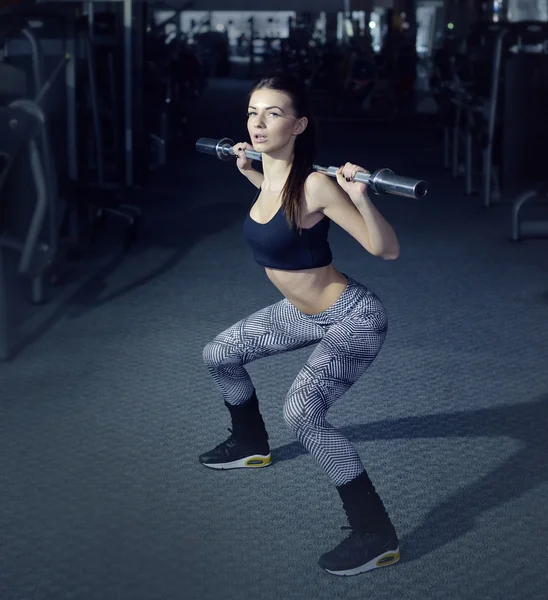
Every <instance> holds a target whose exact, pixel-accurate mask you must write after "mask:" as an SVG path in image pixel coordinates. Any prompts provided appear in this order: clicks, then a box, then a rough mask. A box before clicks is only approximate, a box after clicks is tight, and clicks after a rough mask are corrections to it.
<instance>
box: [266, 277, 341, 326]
mask: <svg viewBox="0 0 548 600" xmlns="http://www.w3.org/2000/svg"><path fill="white" fill-rule="evenodd" d="M265 271H266V275H267V277H268V278H269V279H270V281H271V282H272V283H273V284H274V285H275V286H276V287H277V288H278V290H279V291H280V292H281V293H282V294H283V295H284V296H285V297H286V298H287V300H289V302H291V304H293V306H294V307H295V308H297V310H300V311H301V312H303V313H305V314H307V315H316V314H318V313H321V312H323V311H324V310H327V309H328V308H329V307H330V306H332V305H333V304H335V302H336V301H337V300H338V299H339V298H340V297H341V296H342V294H343V292H344V290H345V289H346V285H347V283H348V280H347V278H346V277H345V276H344V275H343V274H342V273H340V272H339V271H337V269H335V267H333V265H327V266H325V267H319V268H317V269H306V270H303V271H280V270H278V269H270V268H268V267H267V268H266V269H265Z"/></svg>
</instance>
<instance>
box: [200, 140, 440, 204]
mask: <svg viewBox="0 0 548 600" xmlns="http://www.w3.org/2000/svg"><path fill="white" fill-rule="evenodd" d="M233 146H234V142H233V141H232V140H231V139H230V138H221V139H218V140H217V139H213V138H199V139H198V140H197V142H196V150H197V151H198V152H201V153H203V154H210V155H212V156H217V158H219V159H220V160H231V159H232V158H234V157H235V156H236V154H235V153H234V151H233V150H232V147H233ZM245 155H246V156H247V158H250V159H251V160H257V161H261V160H262V155H261V153H260V152H257V151H256V150H246V151H245ZM312 168H313V169H314V171H318V172H319V173H324V174H325V175H329V177H336V173H337V171H338V170H339V167H324V166H322V165H312ZM354 179H355V181H359V182H360V183H366V184H367V185H368V187H369V188H370V189H371V191H373V192H374V193H375V194H392V195H395V196H404V197H405V198H422V197H423V196H426V193H427V191H428V183H426V181H423V180H417V179H412V178H411V177H402V176H401V175H396V174H395V173H394V171H391V170H390V169H377V170H376V171H375V172H374V173H371V174H367V173H357V174H356V176H355V177H354Z"/></svg>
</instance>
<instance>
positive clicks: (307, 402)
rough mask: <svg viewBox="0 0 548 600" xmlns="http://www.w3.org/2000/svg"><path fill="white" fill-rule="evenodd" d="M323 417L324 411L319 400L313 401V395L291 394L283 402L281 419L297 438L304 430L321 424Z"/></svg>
mask: <svg viewBox="0 0 548 600" xmlns="http://www.w3.org/2000/svg"><path fill="white" fill-rule="evenodd" d="M324 416H325V409H324V407H323V404H322V402H321V400H320V399H319V398H318V401H315V400H314V398H313V395H305V394H303V393H300V394H299V393H293V394H289V395H288V396H287V398H286V400H285V403H284V407H283V418H284V421H285V423H286V425H287V426H288V427H289V429H291V431H292V432H293V433H294V434H295V435H297V436H298V435H299V434H300V433H302V432H303V431H304V430H306V429H309V428H313V427H314V426H315V425H318V424H319V423H321V422H322V421H323V419H324Z"/></svg>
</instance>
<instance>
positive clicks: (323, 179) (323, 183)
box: [304, 171, 334, 213]
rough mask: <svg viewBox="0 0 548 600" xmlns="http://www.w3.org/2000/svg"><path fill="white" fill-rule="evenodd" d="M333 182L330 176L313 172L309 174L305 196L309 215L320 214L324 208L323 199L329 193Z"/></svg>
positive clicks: (305, 185)
mask: <svg viewBox="0 0 548 600" xmlns="http://www.w3.org/2000/svg"><path fill="white" fill-rule="evenodd" d="M333 183H334V182H333V181H332V179H331V177H329V175H326V174H325V173H320V172H318V171H312V172H311V173H309V174H308V176H307V178H306V181H305V184H304V196H305V202H306V206H307V210H308V212H309V213H314V212H320V211H321V207H322V206H323V198H324V196H325V193H326V192H329V190H330V188H331V185H332V184H333Z"/></svg>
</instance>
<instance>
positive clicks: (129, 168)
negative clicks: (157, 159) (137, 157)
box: [124, 0, 133, 187]
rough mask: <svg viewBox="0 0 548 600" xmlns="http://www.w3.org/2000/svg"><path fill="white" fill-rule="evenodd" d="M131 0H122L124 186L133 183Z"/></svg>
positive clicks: (129, 185)
mask: <svg viewBox="0 0 548 600" xmlns="http://www.w3.org/2000/svg"><path fill="white" fill-rule="evenodd" d="M132 25H133V6H132V0H124V106H125V115H124V123H125V150H126V169H125V173H126V186H127V187H131V186H132V185H133V99H132V97H131V96H132V77H131V75H132V73H131V69H132V63H133V61H132V58H133V56H132V52H133V45H132V34H133V26H132Z"/></svg>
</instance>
